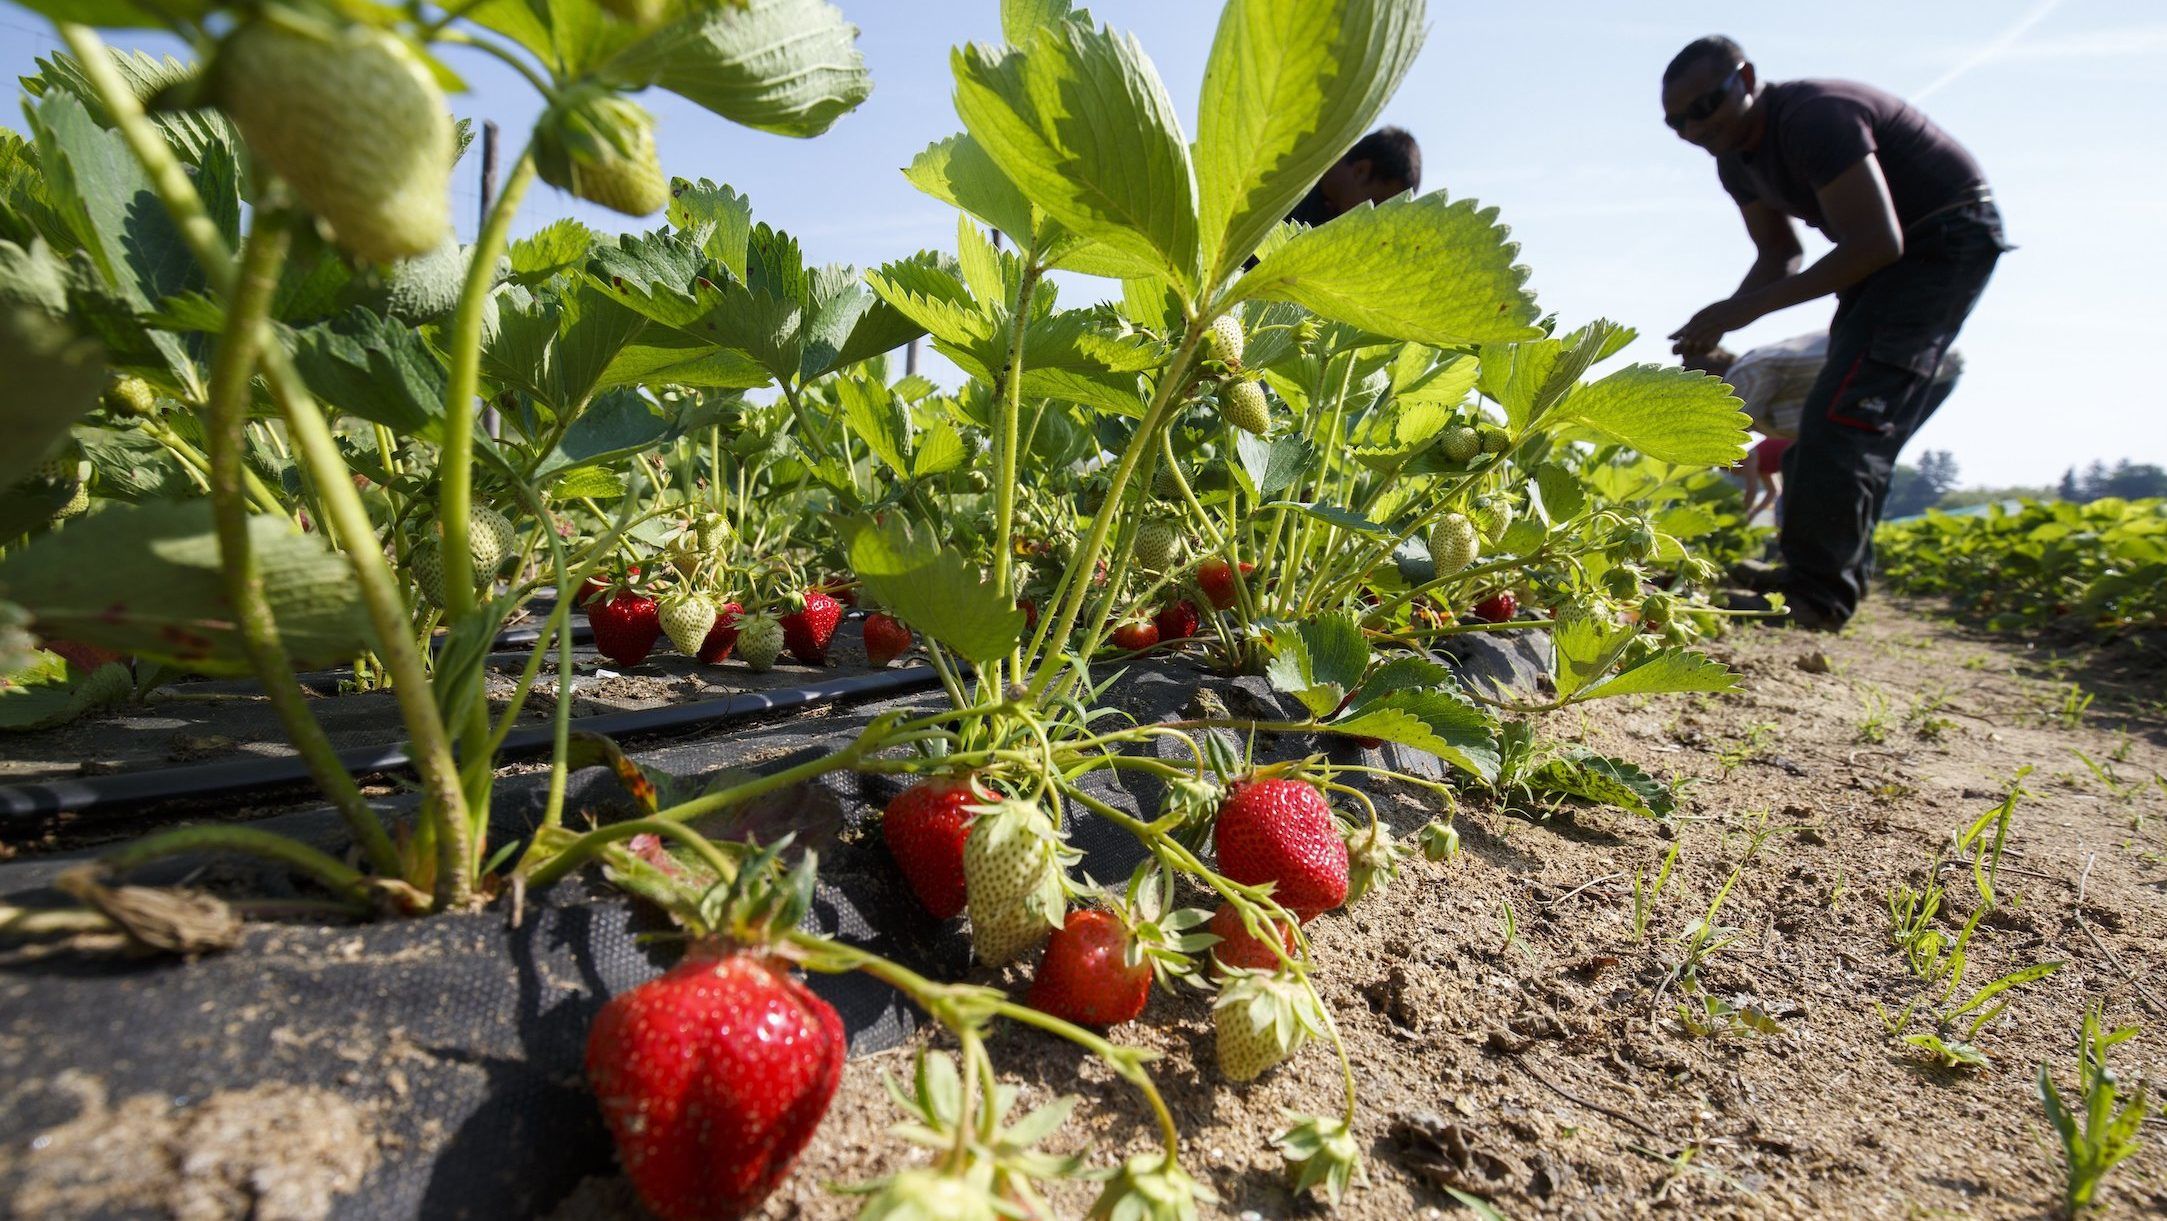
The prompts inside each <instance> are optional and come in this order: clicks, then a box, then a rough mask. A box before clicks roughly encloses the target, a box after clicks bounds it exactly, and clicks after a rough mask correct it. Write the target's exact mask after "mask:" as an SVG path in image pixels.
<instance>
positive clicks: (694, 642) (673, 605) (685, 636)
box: [656, 592, 716, 657]
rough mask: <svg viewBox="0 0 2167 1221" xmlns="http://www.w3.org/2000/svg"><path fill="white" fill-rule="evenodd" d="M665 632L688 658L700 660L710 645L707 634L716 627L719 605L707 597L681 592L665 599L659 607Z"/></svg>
mask: <svg viewBox="0 0 2167 1221" xmlns="http://www.w3.org/2000/svg"><path fill="white" fill-rule="evenodd" d="M656 617H657V618H658V619H659V620H660V621H661V623H662V632H663V634H664V635H666V636H668V637H669V638H670V643H671V644H673V645H675V646H677V651H678V652H680V653H683V654H684V655H685V656H687V657H697V656H699V654H700V650H701V649H703V648H705V647H706V646H707V634H708V632H709V631H711V630H713V628H714V626H715V619H716V613H715V604H714V603H713V602H711V601H709V600H708V598H707V595H706V594H700V593H689V592H680V593H675V594H671V595H670V596H669V597H667V598H664V599H663V600H662V602H661V603H660V605H658V606H657V607H656Z"/></svg>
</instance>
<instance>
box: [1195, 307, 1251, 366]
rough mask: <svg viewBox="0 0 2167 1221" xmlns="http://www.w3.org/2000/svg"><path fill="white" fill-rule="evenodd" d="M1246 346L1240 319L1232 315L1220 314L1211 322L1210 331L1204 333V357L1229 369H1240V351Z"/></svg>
mask: <svg viewBox="0 0 2167 1221" xmlns="http://www.w3.org/2000/svg"><path fill="white" fill-rule="evenodd" d="M1246 346H1247V344H1246V342H1245V341H1244V340H1243V339H1242V323H1241V319H1239V318H1236V317H1235V316H1233V315H1232V314H1221V315H1219V316H1218V317H1217V318H1214V319H1212V320H1211V329H1210V330H1209V331H1206V332H1204V356H1205V358H1206V359H1209V360H1216V361H1218V362H1220V363H1221V364H1223V365H1225V366H1227V367H1228V368H1230V369H1239V368H1241V367H1242V351H1243V350H1244V348H1245V347H1246Z"/></svg>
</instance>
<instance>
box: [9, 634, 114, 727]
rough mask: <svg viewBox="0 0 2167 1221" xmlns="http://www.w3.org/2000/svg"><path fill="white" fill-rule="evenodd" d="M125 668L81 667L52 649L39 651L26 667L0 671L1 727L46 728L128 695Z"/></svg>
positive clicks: (63, 723) (106, 666) (68, 720)
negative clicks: (12, 671) (13, 670)
mask: <svg viewBox="0 0 2167 1221" xmlns="http://www.w3.org/2000/svg"><path fill="white" fill-rule="evenodd" d="M134 689H135V679H134V677H133V676H132V675H130V674H129V673H128V667H126V666H124V665H121V664H120V663H119V662H110V661H109V662H107V663H105V664H104V665H102V666H99V667H98V668H97V669H95V670H90V671H85V670H84V669H83V668H82V667H80V666H77V665H74V664H73V663H71V662H69V661H68V660H67V659H65V658H63V657H61V656H60V655H59V654H57V653H48V652H45V651H44V650H42V649H41V650H39V651H38V654H37V661H36V662H35V663H34V664H33V665H32V666H31V667H30V668H29V669H27V670H17V671H16V672H15V673H13V674H0V729H17V730H22V729H47V728H50V727H52V726H54V725H65V724H67V723H68V722H70V721H73V720H75V719H77V718H78V717H81V716H82V715H84V714H85V713H88V712H93V711H96V710H97V709H99V708H104V707H107V706H109V705H112V704H118V703H120V702H122V701H124V700H126V699H127V698H128V695H129V693H130V692H132V691H133V690H134Z"/></svg>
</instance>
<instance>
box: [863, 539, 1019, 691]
mask: <svg viewBox="0 0 2167 1221" xmlns="http://www.w3.org/2000/svg"><path fill="white" fill-rule="evenodd" d="M849 556H850V568H851V571H853V572H855V573H856V574H857V576H858V580H859V581H860V582H861V583H863V584H864V585H865V586H866V588H867V589H868V590H870V591H871V593H872V595H873V597H874V599H875V600H876V601H878V602H879V603H880V604H881V605H883V606H885V607H887V608H888V610H889V613H891V614H893V615H894V616H895V617H896V618H898V619H901V620H902V621H903V622H905V623H907V624H909V625H910V626H911V627H913V628H916V629H917V630H918V631H920V632H923V633H925V634H926V635H927V636H930V637H932V638H933V639H935V640H938V641H940V642H941V643H942V644H943V645H946V646H947V647H948V648H950V649H953V650H955V651H956V652H957V653H959V654H961V655H962V656H963V657H964V658H966V659H968V660H970V661H973V662H977V663H980V664H983V663H986V662H990V661H992V660H993V659H995V658H997V657H1000V656H1002V655H1004V654H1006V653H1007V652H1008V651H1009V650H1010V649H1012V648H1014V647H1015V645H1016V640H1017V638H1018V637H1019V636H1021V635H1022V633H1023V623H1024V619H1023V612H1022V611H1020V610H1017V609H1016V608H1015V607H1014V606H1013V605H1012V604H1010V603H1009V602H1007V601H1005V600H1004V599H1003V598H1002V597H1001V595H1000V592H999V590H998V589H997V588H996V587H995V586H994V585H993V583H992V582H991V581H989V580H987V579H986V578H985V577H984V575H983V574H981V573H980V572H979V570H978V568H977V566H976V565H974V564H972V563H971V562H970V561H969V560H966V559H965V558H964V557H963V556H961V555H959V554H958V553H956V552H954V551H950V550H946V549H944V548H942V547H941V545H940V542H939V540H938V537H937V536H936V535H935V534H934V533H933V532H932V531H931V530H926V531H923V532H920V531H918V530H914V529H913V528H912V527H911V525H910V524H909V523H908V522H907V521H904V520H902V519H901V515H900V514H892V515H891V522H890V524H889V525H887V526H877V525H874V524H873V523H872V522H870V521H866V520H863V519H860V520H859V521H857V522H855V523H853V524H852V526H851V535H850V542H849Z"/></svg>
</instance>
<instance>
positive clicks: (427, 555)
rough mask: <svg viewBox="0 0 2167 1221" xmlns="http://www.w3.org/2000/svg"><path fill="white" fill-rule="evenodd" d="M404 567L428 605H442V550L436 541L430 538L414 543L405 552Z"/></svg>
mask: <svg viewBox="0 0 2167 1221" xmlns="http://www.w3.org/2000/svg"><path fill="white" fill-rule="evenodd" d="M406 567H407V571H409V572H411V573H412V574H413V576H414V584H415V586H416V587H417V588H419V589H420V590H421V596H422V597H423V598H424V599H426V600H427V601H428V603H429V605H431V606H442V605H444V551H443V548H442V547H440V546H439V545H438V544H437V541H436V540H435V539H433V538H432V539H426V540H424V541H422V542H420V543H418V544H416V545H415V547H414V549H413V550H412V551H409V552H407V555H406Z"/></svg>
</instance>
